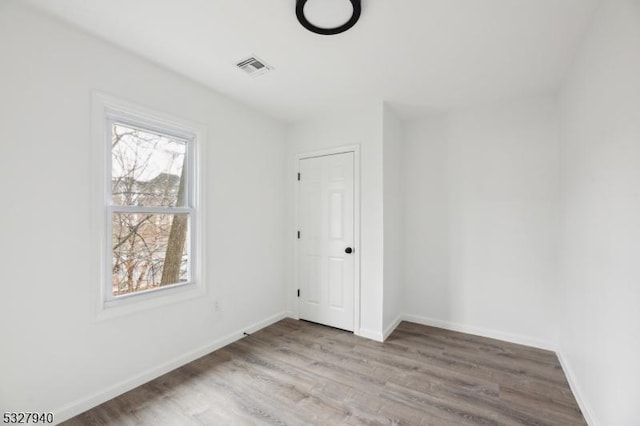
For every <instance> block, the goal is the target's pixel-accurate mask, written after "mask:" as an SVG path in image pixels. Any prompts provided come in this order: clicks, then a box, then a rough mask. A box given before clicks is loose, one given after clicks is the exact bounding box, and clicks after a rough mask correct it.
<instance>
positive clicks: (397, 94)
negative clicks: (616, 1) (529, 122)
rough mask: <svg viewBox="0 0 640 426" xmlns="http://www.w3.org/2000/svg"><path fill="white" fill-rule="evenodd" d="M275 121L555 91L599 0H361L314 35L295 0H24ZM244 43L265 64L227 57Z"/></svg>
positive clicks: (409, 113) (413, 109)
mask: <svg viewBox="0 0 640 426" xmlns="http://www.w3.org/2000/svg"><path fill="white" fill-rule="evenodd" d="M27 1H28V2H29V3H31V4H33V5H35V6H36V7H37V8H39V9H42V10H44V11H47V12H48V13H51V14H53V15H56V16H58V17H59V18H61V19H63V20H66V21H68V22H70V23H72V24H73V25H75V26H78V27H80V28H82V29H84V30H86V31H88V32H90V33H93V34H95V35H97V36H99V37H100V38H103V39H106V40H108V41H111V42H113V43H114V44H116V45H120V46H122V47H124V48H126V49H128V50H131V51H133V52H135V53H138V54H139V55H142V56H144V57H146V58H149V59H151V60H153V61H155V62H157V63H160V64H163V65H164V66H166V67H168V68H170V69H173V70H174V71H177V72H179V73H181V74H183V75H186V76H188V77H190V78H192V79H193V80H196V81H198V82H201V83H203V84H205V85H207V86H209V87H211V88H213V89H215V90H216V91H218V92H222V93H224V94H226V95H228V96H230V97H232V98H235V99H238V100H240V101H241V102H243V103H246V104H249V105H251V106H253V107H255V108H257V109H259V110H262V111H264V112H266V113H267V114H269V115H271V116H273V117H276V118H279V119H281V120H284V121H295V120H298V119H301V118H305V117H307V116H310V115H312V114H314V113H317V112H318V111H320V110H325V109H330V108H334V107H335V106H337V105H342V104H347V105H349V104H351V103H352V102H354V101H356V100H357V101H358V102H360V103H361V102H363V101H367V100H386V101H389V102H391V103H392V105H394V106H395V107H396V109H397V110H398V111H399V112H400V113H401V115H402V116H404V118H413V116H415V115H416V114H421V113H423V112H432V111H441V110H446V109H450V108H455V107H463V106H467V105H470V104H475V103H479V102H491V101H496V100H500V99H503V98H509V97H517V96H523V95H528V94H537V93H541V92H549V91H552V90H555V89H556V88H557V87H558V85H559V84H560V82H561V79H562V75H563V73H564V71H565V69H566V68H567V67H568V65H569V63H570V61H571V60H572V58H573V55H574V51H575V50H576V48H577V46H578V43H579V41H580V38H581V37H582V35H583V33H584V32H585V30H586V26H587V24H588V20H589V17H590V16H591V13H592V11H593V9H594V8H595V7H596V4H597V2H598V1H599V0H362V16H361V19H360V21H359V22H358V23H357V24H356V26H355V27H353V28H352V29H351V30H349V31H347V32H346V33H343V34H340V35H334V36H321V35H316V34H313V33H310V32H308V31H307V30H305V29H304V28H303V27H302V26H301V25H300V24H299V23H298V21H297V20H296V16H295V0H270V1H269V0H109V1H105V0H55V1H52V0H27ZM251 54H255V55H257V56H259V57H260V58H262V59H263V60H265V61H266V62H267V63H269V64H270V65H272V66H274V67H275V71H273V72H271V73H270V74H266V75H263V76H261V77H257V78H252V77H249V76H247V75H245V74H244V73H243V72H242V71H240V70H238V69H236V67H235V66H234V64H235V63H236V62H238V61H239V60H240V59H243V58H244V57H246V56H248V55H251Z"/></svg>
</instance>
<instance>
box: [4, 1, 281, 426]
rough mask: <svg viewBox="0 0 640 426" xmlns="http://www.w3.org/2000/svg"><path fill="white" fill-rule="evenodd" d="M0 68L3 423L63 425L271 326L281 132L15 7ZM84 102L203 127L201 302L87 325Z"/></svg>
mask: <svg viewBox="0 0 640 426" xmlns="http://www.w3.org/2000/svg"><path fill="white" fill-rule="evenodd" d="M0 55H1V57H2V66H0V93H1V95H0V96H1V97H0V150H1V151H0V152H1V155H0V185H1V189H2V191H1V192H2V197H3V200H4V203H3V208H2V211H1V213H0V215H1V220H2V238H1V239H0V251H1V252H2V261H1V262H2V267H1V269H2V280H1V281H2V285H1V286H0V336H1V339H2V342H1V343H0V411H38V412H43V411H45V412H46V411H50V410H53V411H56V412H57V413H56V414H60V413H61V411H58V410H60V409H61V408H63V407H65V411H64V413H66V414H67V415H70V414H75V412H74V410H76V409H77V407H80V406H82V404H83V402H82V401H85V402H84V403H86V401H87V400H85V398H90V399H91V397H94V396H95V397H96V398H94V399H92V400H91V401H93V402H100V401H99V400H100V395H103V394H101V392H103V391H105V390H107V389H108V388H109V389H111V391H114V389H120V390H122V387H119V386H121V385H122V386H125V387H126V384H127V383H131V382H130V380H131V379H132V378H135V377H140V376H139V375H141V374H142V375H144V374H145V373H146V372H149V371H157V370H154V369H157V368H158V367H159V366H163V365H164V366H167V365H170V364H171V362H173V361H175V360H176V359H185V356H188V354H192V353H195V352H198V351H199V350H201V349H203V348H205V349H206V348H207V347H210V346H209V345H211V344H213V343H215V342H217V341H219V339H221V338H223V337H225V336H228V335H229V334H232V337H233V336H236V335H237V332H240V331H242V330H243V329H244V328H245V327H249V326H250V325H252V324H255V323H258V322H260V321H264V320H266V319H269V318H273V316H277V315H280V314H281V313H283V312H284V310H285V303H284V300H283V297H282V294H283V291H284V290H283V281H282V278H283V276H284V258H283V239H284V237H283V235H284V226H283V225H284V224H283V220H282V217H283V214H284V206H285V204H284V190H283V188H282V181H283V179H284V170H285V156H284V154H285V153H284V138H285V136H284V126H282V125H280V124H278V123H276V122H274V121H273V120H271V119H268V118H266V117H264V116H262V115H260V114H258V113H256V112H253V111H252V110H250V109H248V108H245V107H243V106H240V105H238V104H237V103H235V102H232V101H230V100H228V99H226V98H224V97H222V96H220V95H218V94H216V93H213V92H211V91H209V90H207V89H206V88H204V87H202V86H200V85H197V84H195V83H192V82H190V81H188V80H185V79H184V78H181V77H179V76H177V75H175V74H173V73H171V72H168V71H165V70H164V69H162V68H159V67H157V66H155V65H153V64H151V63H149V62H146V61H144V60H141V59H139V58H138V57H136V56H133V55H130V54H128V53H126V52H124V51H122V50H119V49H117V48H115V47H112V46H111V45H108V44H106V43H103V42H101V41H98V40H96V39H94V38H91V37H89V36H86V35H84V34H82V33H80V32H77V31H75V30H73V29H71V28H69V27H66V26H64V25H62V24H59V23H57V22H56V21H53V20H51V19H50V18H48V17H44V16H42V15H39V14H37V13H34V12H31V11H29V10H28V9H26V8H24V6H21V5H18V4H16V3H14V2H2V3H0ZM92 89H98V90H100V91H103V92H106V93H108V94H111V95H113V96H116V97H121V98H124V99H127V100H130V101H132V102H135V103H138V104H141V105H143V106H147V107H149V108H153V109H156V110H159V111H161V112H165V113H167V114H173V115H175V116H177V117H182V118H185V119H187V120H190V121H195V122H199V123H202V124H204V125H206V127H207V131H208V148H207V157H206V158H204V159H203V160H204V161H203V170H202V171H203V172H204V173H205V174H206V184H205V188H204V194H203V199H204V200H205V202H206V208H207V214H208V217H207V223H206V230H207V233H206V236H205V244H206V246H207V258H206V259H205V264H206V268H207V271H206V272H207V277H208V285H209V287H210V292H209V294H208V295H207V297H203V298H199V299H195V300H190V301H186V302H182V303H178V304H175V305H170V306H166V307H163V308H157V309H151V310H147V311H144V312H139V313H136V314H131V315H128V316H126V317H119V318H117V319H113V320H105V321H101V322H96V321H95V320H94V317H93V306H94V305H95V303H94V300H92V295H93V294H94V292H93V291H92V287H93V286H96V285H98V277H96V276H93V275H91V270H90V267H89V265H91V264H92V256H93V255H94V254H95V251H94V250H93V249H94V247H95V246H96V244H95V241H96V238H97V235H96V234H95V230H93V229H91V219H92V218H91V214H92V212H93V211H94V206H92V205H91V194H90V182H91V177H92V171H91V167H90V165H91V156H90V147H91V143H92V142H91V129H90V121H91V120H90V105H91V104H90V102H91V90H92ZM247 262H249V263H250V264H251V267H247ZM214 298H215V299H217V300H219V302H220V311H219V312H217V313H216V312H214V308H213V301H214ZM234 333H235V334H234ZM194 351H195V352H194ZM77 404H80V405H77ZM74 407H75V408H74ZM82 408H88V407H86V406H83V407H82ZM57 420H62V418H60V416H58V417H57Z"/></svg>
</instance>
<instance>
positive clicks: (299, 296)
mask: <svg viewBox="0 0 640 426" xmlns="http://www.w3.org/2000/svg"><path fill="white" fill-rule="evenodd" d="M298 297H300V289H298Z"/></svg>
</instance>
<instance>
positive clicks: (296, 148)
mask: <svg viewBox="0 0 640 426" xmlns="http://www.w3.org/2000/svg"><path fill="white" fill-rule="evenodd" d="M345 145H360V177H361V196H360V199H361V234H360V247H357V245H356V253H357V252H358V250H359V252H360V262H361V265H360V266H361V267H360V282H361V291H360V304H361V312H360V330H355V332H356V333H358V334H361V335H364V336H366V337H370V338H375V339H382V309H383V308H382V299H383V201H382V191H383V190H382V185H383V183H382V105H381V104H380V103H377V102H376V103H371V104H364V105H362V106H361V107H358V108H336V110H335V111H333V112H331V113H329V114H325V115H323V116H318V117H316V118H314V119H310V120H305V121H301V122H296V123H294V124H292V125H291V126H290V127H289V129H288V132H287V158H288V165H289V166H288V167H287V170H288V171H289V174H290V176H291V178H290V179H288V180H287V181H286V190H287V201H286V205H287V219H286V223H288V224H289V225H288V227H287V233H286V235H287V236H290V238H287V239H286V244H287V249H286V253H287V256H288V258H287V259H288V260H287V265H289V267H288V274H287V288H288V291H287V301H288V306H289V310H290V311H291V312H292V313H295V312H297V298H296V297H295V288H296V287H294V283H295V280H294V279H293V251H294V246H293V244H294V235H295V230H294V228H293V224H294V221H293V207H294V206H293V203H294V201H293V190H294V188H295V180H294V176H295V175H294V172H295V170H297V169H296V168H295V156H296V155H297V154H299V153H308V152H313V151H317V150H320V149H325V148H332V147H338V146H345Z"/></svg>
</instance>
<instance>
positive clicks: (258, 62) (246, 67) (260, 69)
mask: <svg viewBox="0 0 640 426" xmlns="http://www.w3.org/2000/svg"><path fill="white" fill-rule="evenodd" d="M236 65H237V66H238V68H240V69H241V70H243V71H244V72H246V73H247V74H249V75H250V76H252V77H257V76H259V75H262V74H264V73H266V72H267V71H271V70H272V69H273V67H272V66H271V65H268V64H267V63H266V62H265V61H263V60H262V59H258V58H257V57H255V56H252V57H250V58H247V59H245V60H243V61H240V62H238V63H237V64H236Z"/></svg>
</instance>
